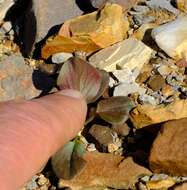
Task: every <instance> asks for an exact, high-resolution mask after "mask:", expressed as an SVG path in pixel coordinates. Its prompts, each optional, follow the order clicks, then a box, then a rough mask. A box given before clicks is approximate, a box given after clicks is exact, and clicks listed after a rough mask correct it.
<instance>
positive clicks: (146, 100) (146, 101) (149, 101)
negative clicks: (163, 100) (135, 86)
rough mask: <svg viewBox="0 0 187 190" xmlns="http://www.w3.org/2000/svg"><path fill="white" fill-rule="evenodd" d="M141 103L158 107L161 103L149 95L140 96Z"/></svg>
mask: <svg viewBox="0 0 187 190" xmlns="http://www.w3.org/2000/svg"><path fill="white" fill-rule="evenodd" d="M139 99H140V101H142V102H143V103H144V104H151V105H157V104H158V103H159V102H158V101H157V100H156V99H155V98H154V97H153V96H150V95H148V94H141V95H140V96H139Z"/></svg>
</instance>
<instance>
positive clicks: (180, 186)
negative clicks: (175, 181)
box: [174, 183, 187, 190]
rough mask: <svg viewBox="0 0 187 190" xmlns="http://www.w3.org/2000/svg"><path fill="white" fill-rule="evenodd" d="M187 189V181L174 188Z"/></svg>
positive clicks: (177, 189) (176, 189)
mask: <svg viewBox="0 0 187 190" xmlns="http://www.w3.org/2000/svg"><path fill="white" fill-rule="evenodd" d="M186 189H187V183H183V184H180V185H178V186H176V187H175V188H174V190H186Z"/></svg>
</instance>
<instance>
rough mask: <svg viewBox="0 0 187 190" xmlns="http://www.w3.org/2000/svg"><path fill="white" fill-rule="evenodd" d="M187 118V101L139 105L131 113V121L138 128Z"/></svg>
mask: <svg viewBox="0 0 187 190" xmlns="http://www.w3.org/2000/svg"><path fill="white" fill-rule="evenodd" d="M185 117H187V100H177V101H175V102H172V103H171V104H168V105H163V104H161V105H156V106H154V105H150V104H145V105H138V106H137V107H136V108H135V109H134V110H132V111H131V112H130V119H131V121H132V123H133V125H134V127H136V128H142V127H146V126H149V125H153V124H157V123H162V122H165V121H169V120H174V119H181V118H185Z"/></svg>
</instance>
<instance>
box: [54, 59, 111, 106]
mask: <svg viewBox="0 0 187 190" xmlns="http://www.w3.org/2000/svg"><path fill="white" fill-rule="evenodd" d="M106 83H107V76H106V73H105V74H104V73H103V72H100V71H98V70H97V69H96V68H94V67H93V66H91V65H90V64H89V63H88V62H86V61H84V60H82V59H80V58H77V57H73V58H70V59H69V60H68V61H66V62H65V63H64V65H63V66H62V68H61V71H60V74H59V77H58V80H57V84H58V86H59V87H60V89H75V90H79V91H80V92H81V93H82V94H83V96H84V97H85V98H86V100H87V103H92V102H94V101H95V100H96V99H97V98H98V97H99V96H101V95H102V93H103V92H104V90H105V87H106Z"/></svg>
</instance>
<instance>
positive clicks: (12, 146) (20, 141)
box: [0, 90, 87, 190]
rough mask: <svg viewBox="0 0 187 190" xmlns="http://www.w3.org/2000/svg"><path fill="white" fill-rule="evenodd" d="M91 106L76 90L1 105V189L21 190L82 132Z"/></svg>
mask: <svg viewBox="0 0 187 190" xmlns="http://www.w3.org/2000/svg"><path fill="white" fill-rule="evenodd" d="M86 111H87V106H86V103H85V101H84V99H83V98H82V96H81V94H80V93H79V92H77V91H73V90H64V91H61V92H60V93H56V94H52V95H48V96H45V97H43V98H40V99H35V100H32V101H21V102H6V103H1V104H0V123H1V125H0V172H1V174H0V189H2V190H17V189H19V188H20V187H21V186H22V185H23V184H24V183H25V182H26V181H27V180H28V179H30V178H31V177H32V175H34V174H35V173H36V172H37V171H38V170H39V169H40V168H41V167H42V165H43V164H44V163H46V162H47V160H48V159H49V157H50V156H51V155H52V154H54V153H55V152H56V151H57V150H58V149H59V148H60V147H61V146H62V145H63V144H64V143H66V142H67V141H68V140H70V139H71V138H73V137H75V135H76V134H77V133H78V132H79V131H80V129H81V128H82V127H83V124H84V120H85V117H86Z"/></svg>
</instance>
